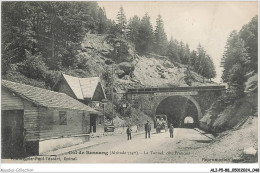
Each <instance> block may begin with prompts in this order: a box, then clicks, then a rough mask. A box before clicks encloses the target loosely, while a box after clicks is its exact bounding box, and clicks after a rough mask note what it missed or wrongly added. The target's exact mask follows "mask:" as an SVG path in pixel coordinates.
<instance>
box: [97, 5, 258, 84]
mask: <svg viewBox="0 0 260 173" xmlns="http://www.w3.org/2000/svg"><path fill="white" fill-rule="evenodd" d="M98 4H99V6H101V7H104V8H105V10H106V14H107V17H108V18H109V19H113V20H116V15H117V13H118V11H119V8H120V6H122V7H123V8H124V11H125V14H126V17H127V19H128V20H129V19H130V17H133V16H134V15H137V16H139V17H140V18H141V17H143V16H144V14H145V13H146V12H147V13H148V14H149V16H150V17H151V22H152V24H153V27H155V23H156V18H157V16H158V15H159V14H160V15H161V16H162V19H163V21H164V29H165V32H166V34H167V37H168V40H169V39H170V38H171V37H173V38H174V39H177V40H178V41H183V42H184V43H188V44H189V46H190V49H191V50H194V49H196V48H197V47H198V44H199V43H200V44H201V45H202V46H203V47H204V48H205V50H206V51H207V53H208V54H209V55H210V56H211V57H212V60H213V62H214V64H215V67H216V72H217V77H216V78H215V79H214V81H215V82H220V81H221V74H222V68H220V67H219V66H220V61H221V58H222V55H223V52H224V49H225V45H226V41H227V38H228V36H229V34H230V33H231V31H233V30H237V31H239V30H240V29H241V28H242V26H243V25H244V24H247V23H248V22H250V20H251V19H252V18H253V17H254V16H255V15H257V14H258V2H256V1H255V2H253V1H251V2H241V1H240V2H239V1H238V2H235V1H229V2H223V1H222V2H216V1H215V2H214V1H213V2H206V1H204V2H194V1H193V2H187V1H186V2H185V1H184V2H174V1H164V2H162V1H161V2H158V1H150V2H147V1H146V2H145V1H143V2H140V1H136V2H134V1H125V2H123V1H114V2H108V1H99V2H98Z"/></svg>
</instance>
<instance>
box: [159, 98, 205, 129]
mask: <svg viewBox="0 0 260 173" xmlns="http://www.w3.org/2000/svg"><path fill="white" fill-rule="evenodd" d="M199 113H200V108H199V105H198V104H197V102H196V101H195V100H194V99H192V98H190V97H184V96H169V97H167V98H165V99H164V100H162V101H161V102H160V103H159V105H158V106H157V108H156V113H155V114H156V115H159V114H165V115H167V121H168V125H169V123H173V125H174V127H196V126H198V117H199ZM187 120H188V121H187ZM187 122H188V123H187ZM190 122H193V123H190Z"/></svg>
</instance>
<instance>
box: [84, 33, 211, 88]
mask: <svg viewBox="0 0 260 173" xmlns="http://www.w3.org/2000/svg"><path fill="white" fill-rule="evenodd" d="M122 45H125V46H126V47H127V49H128V52H127V53H126V54H124V55H123V56H121V55H119V57H117V53H118V52H117V51H119V50H118V49H120V47H121V46H122ZM80 54H81V56H82V58H85V59H86V60H87V61H86V63H88V65H89V66H90V67H92V68H90V75H91V76H93V75H98V74H102V73H104V72H105V71H107V72H109V73H111V74H112V68H113V70H114V74H113V83H114V86H115V89H116V91H117V92H119V93H121V92H124V91H125V90H126V89H127V88H135V87H169V86H187V83H186V82H185V77H186V76H187V75H186V69H187V67H186V66H184V65H182V64H179V63H173V62H171V61H170V60H169V59H168V58H167V57H164V56H158V55H152V54H149V55H138V54H137V53H136V52H135V50H134V48H133V46H132V45H131V44H130V43H128V42H126V41H125V40H124V39H119V38H115V37H111V36H109V35H93V34H87V35H86V37H85V39H84V41H83V42H82V52H81V53H80ZM91 69H92V70H91ZM191 80H192V85H193V86H198V85H211V84H212V83H211V82H210V81H209V80H205V83H203V78H202V77H201V76H200V75H198V74H196V73H195V72H192V71H191Z"/></svg>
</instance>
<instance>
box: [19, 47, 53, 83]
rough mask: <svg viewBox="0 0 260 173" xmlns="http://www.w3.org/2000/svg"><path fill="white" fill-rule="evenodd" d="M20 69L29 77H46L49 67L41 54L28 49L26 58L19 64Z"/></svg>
mask: <svg viewBox="0 0 260 173" xmlns="http://www.w3.org/2000/svg"><path fill="white" fill-rule="evenodd" d="M18 70H19V72H21V73H22V74H23V75H25V76H26V77H28V78H33V79H44V78H45V76H46V72H47V70H48V68H47V67H46V65H45V63H44V62H43V60H42V57H41V55H32V54H31V53H30V52H29V51H27V52H26V59H25V60H24V61H23V62H21V63H19V64H18Z"/></svg>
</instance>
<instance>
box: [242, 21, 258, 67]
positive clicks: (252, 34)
mask: <svg viewBox="0 0 260 173" xmlns="http://www.w3.org/2000/svg"><path fill="white" fill-rule="evenodd" d="M239 36H240V38H241V39H243V40H244V44H245V48H246V51H247V53H248V56H249V63H248V68H249V70H251V71H252V70H254V71H255V72H257V71H258V16H255V17H253V18H252V20H251V21H250V22H249V23H248V24H246V25H244V26H243V27H242V29H241V30H240V31H239Z"/></svg>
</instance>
